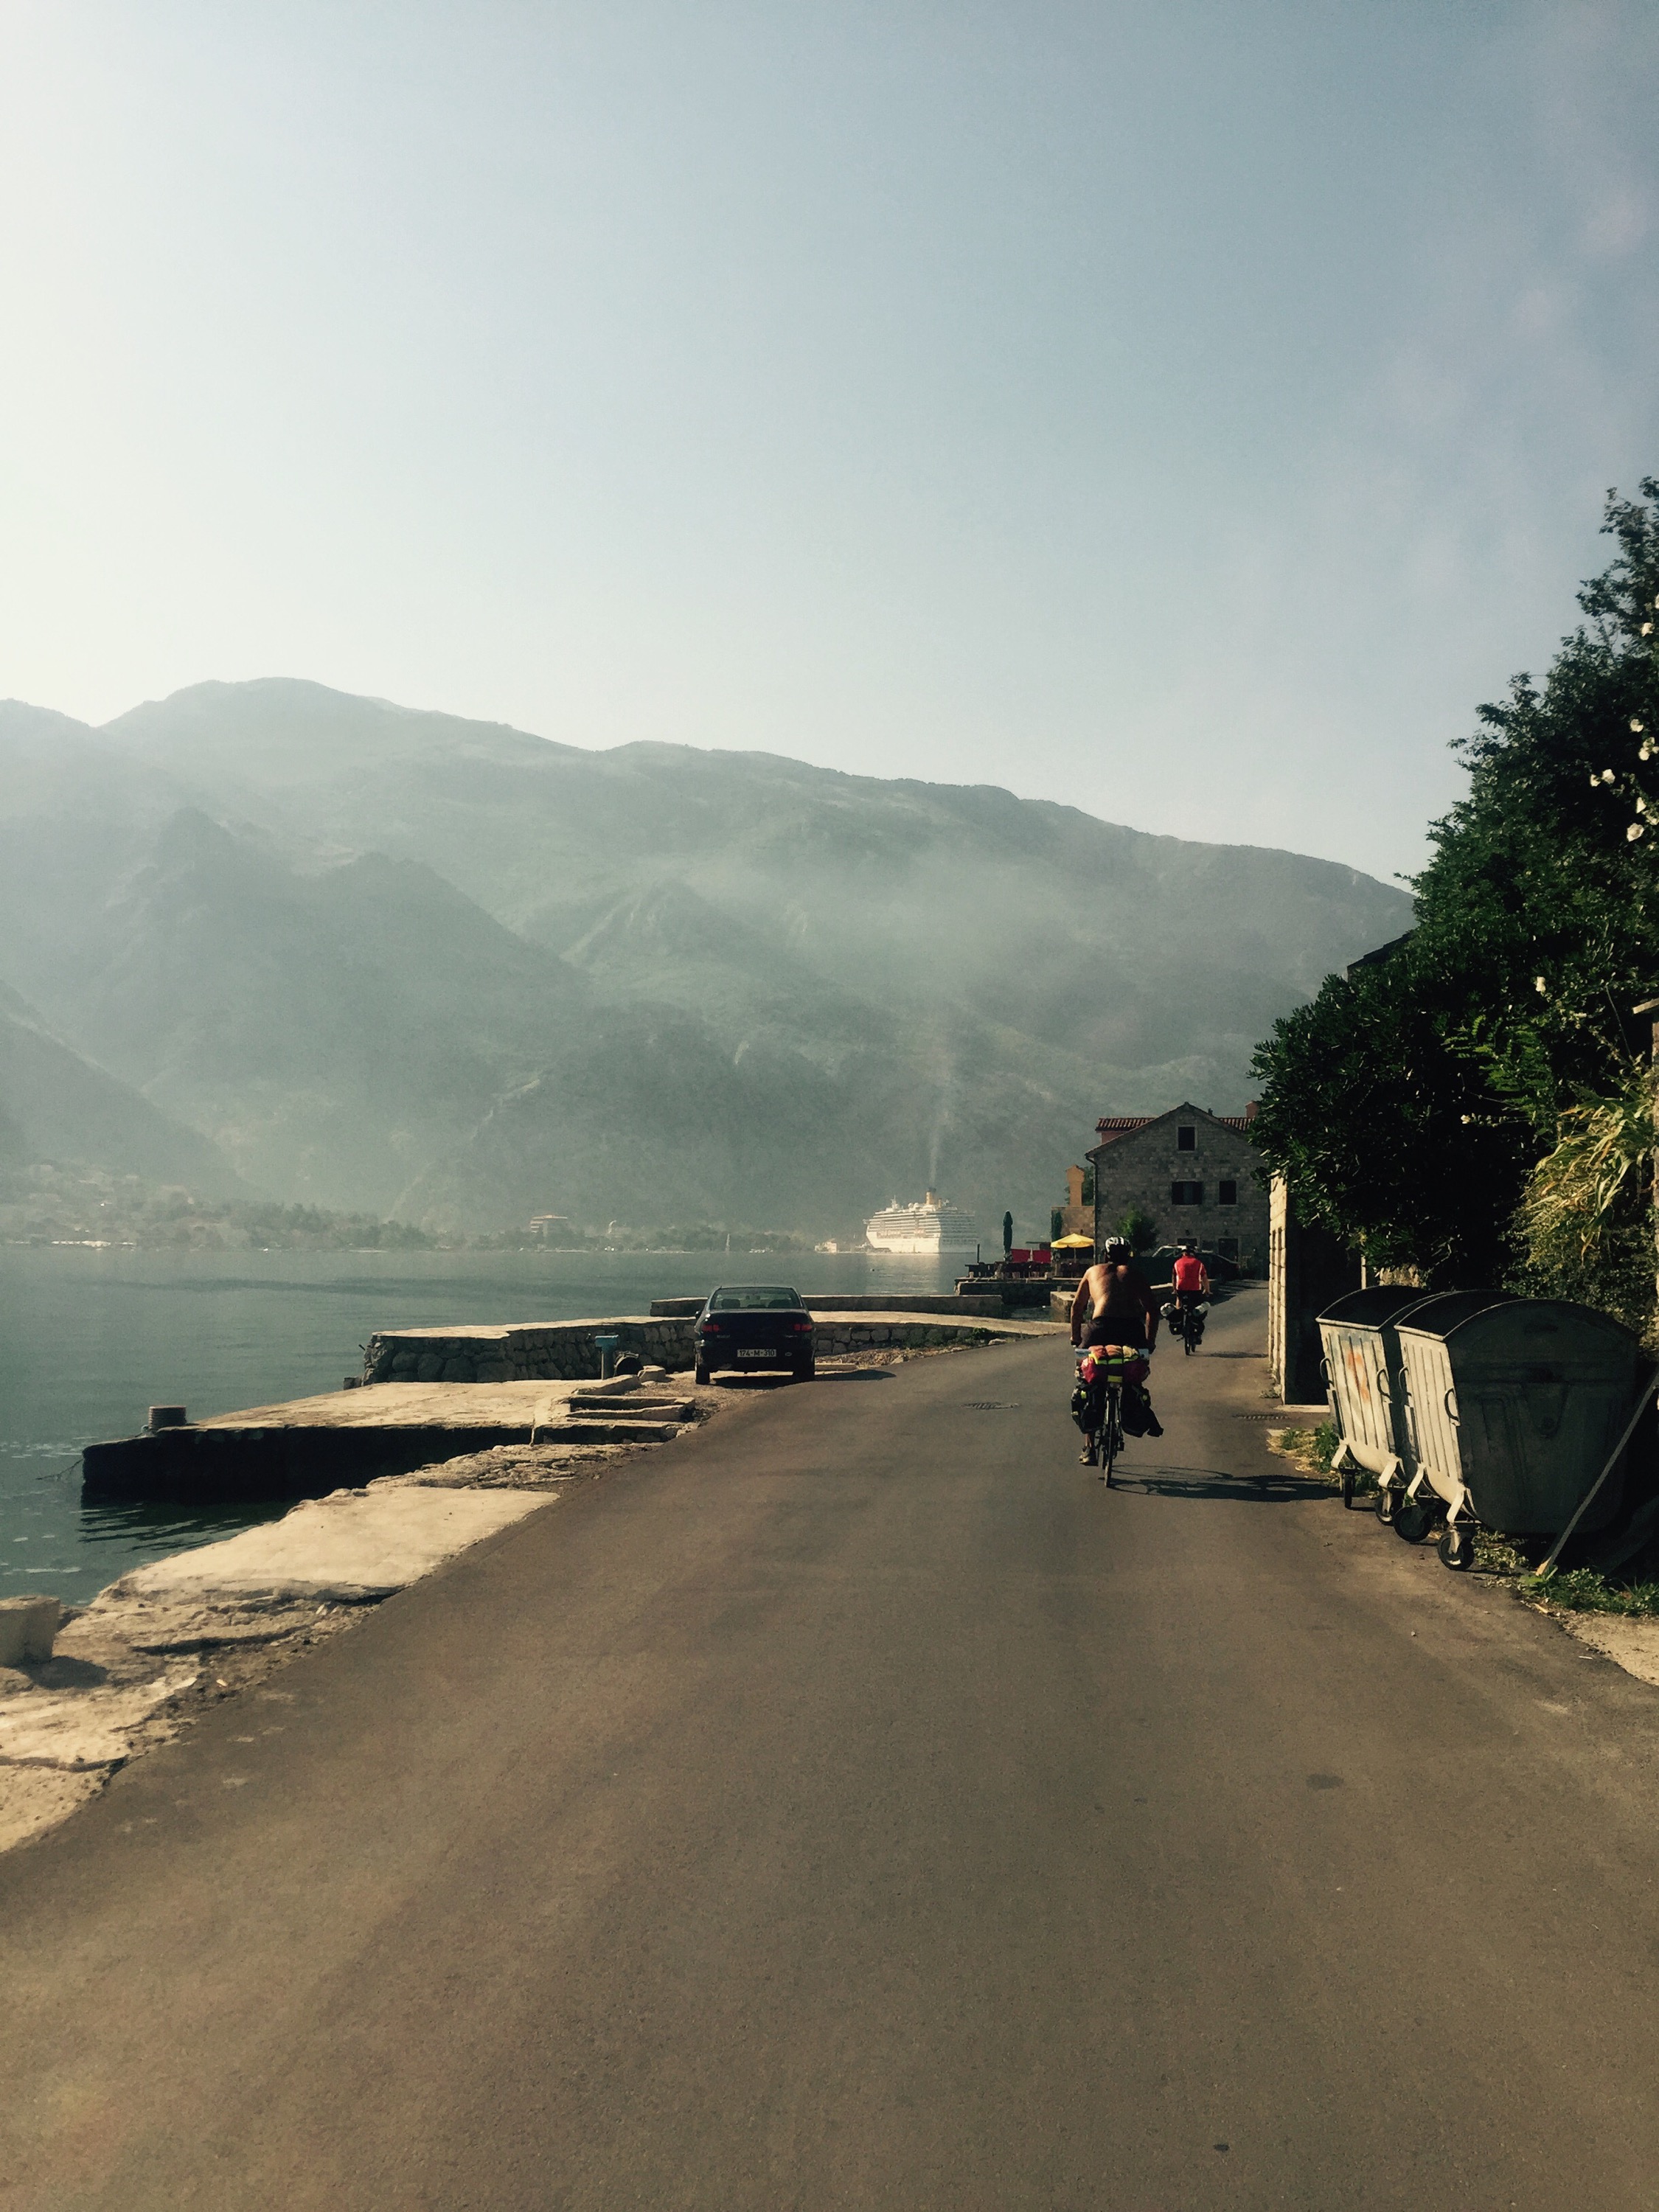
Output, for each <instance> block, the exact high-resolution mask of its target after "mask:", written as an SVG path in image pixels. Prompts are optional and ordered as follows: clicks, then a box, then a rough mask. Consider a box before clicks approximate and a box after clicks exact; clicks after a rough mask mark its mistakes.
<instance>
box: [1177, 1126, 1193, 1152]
mask: <svg viewBox="0 0 1659 2212" xmlns="http://www.w3.org/2000/svg"><path fill="white" fill-rule="evenodd" d="M1197 1150H1198V1131H1197V1130H1196V1129H1183V1128H1181V1127H1176V1152H1196V1151H1197Z"/></svg>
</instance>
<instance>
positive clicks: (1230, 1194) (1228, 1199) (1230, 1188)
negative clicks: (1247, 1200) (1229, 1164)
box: [1218, 1177, 1238, 1206]
mask: <svg viewBox="0 0 1659 2212" xmlns="http://www.w3.org/2000/svg"><path fill="white" fill-rule="evenodd" d="M1218 1201H1219V1203H1220V1204H1221V1205H1223V1206H1237V1204H1238V1185H1237V1183H1236V1182H1227V1181H1226V1180H1225V1177H1224V1179H1223V1181H1222V1184H1221V1188H1220V1190H1219V1192H1218Z"/></svg>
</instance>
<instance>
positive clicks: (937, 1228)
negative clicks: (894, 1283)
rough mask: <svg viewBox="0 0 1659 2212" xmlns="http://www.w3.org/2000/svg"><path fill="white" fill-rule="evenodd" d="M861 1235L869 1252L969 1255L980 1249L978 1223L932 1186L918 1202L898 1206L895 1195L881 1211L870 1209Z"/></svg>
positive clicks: (964, 1256)
mask: <svg viewBox="0 0 1659 2212" xmlns="http://www.w3.org/2000/svg"><path fill="white" fill-rule="evenodd" d="M864 1236H865V1242H866V1243H867V1244H868V1245H869V1247H870V1249H871V1250H872V1252H925V1253H939V1254H948V1255H951V1256H952V1257H955V1258H960V1259H972V1258H974V1257H975V1255H977V1253H978V1251H979V1224H978V1223H977V1222H976V1221H975V1219H974V1217H973V1215H972V1214H971V1213H964V1212H963V1210H962V1208H961V1207H960V1206H952V1205H951V1201H950V1200H949V1199H948V1198H940V1197H939V1194H937V1192H934V1191H931V1190H930V1191H929V1192H928V1194H927V1197H926V1198H924V1199H923V1200H922V1201H921V1205H920V1206H901V1205H900V1204H899V1202H898V1200H896V1199H895V1200H893V1203H892V1204H891V1205H890V1206H887V1207H885V1208H884V1210H883V1211H882V1212H880V1213H872V1215H871V1216H870V1218H869V1219H868V1221H866V1223H865V1225H864Z"/></svg>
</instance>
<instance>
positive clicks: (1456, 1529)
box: [1435, 1521, 1474, 1575]
mask: <svg viewBox="0 0 1659 2212" xmlns="http://www.w3.org/2000/svg"><path fill="white" fill-rule="evenodd" d="M1435 1548H1436V1550H1437V1552H1438V1553H1439V1554H1440V1564H1441V1565H1442V1566H1443V1567H1449V1568H1450V1569H1451V1571H1452V1572H1453V1573H1454V1574H1455V1575H1464V1574H1467V1573H1468V1571H1469V1569H1470V1568H1471V1567H1472V1566H1473V1565H1474V1529H1473V1528H1470V1527H1469V1525H1468V1522H1464V1521H1449V1522H1447V1523H1446V1526H1445V1528H1444V1529H1443V1531H1442V1532H1441V1537H1440V1541H1439V1543H1438V1544H1437V1546H1436V1547H1435Z"/></svg>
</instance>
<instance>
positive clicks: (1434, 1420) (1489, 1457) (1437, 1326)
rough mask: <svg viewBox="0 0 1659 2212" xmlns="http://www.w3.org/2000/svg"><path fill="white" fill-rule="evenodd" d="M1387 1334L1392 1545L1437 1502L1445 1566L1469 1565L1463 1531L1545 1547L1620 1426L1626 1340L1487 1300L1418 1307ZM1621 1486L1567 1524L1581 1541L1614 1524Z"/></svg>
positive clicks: (1614, 1480) (1628, 1388) (1555, 1301)
mask: <svg viewBox="0 0 1659 2212" xmlns="http://www.w3.org/2000/svg"><path fill="white" fill-rule="evenodd" d="M1395 1330H1396V1332H1397V1334H1398V1335H1399V1339H1400V1353H1401V1372H1402V1376H1403V1379H1404V1383H1405V1391H1406V1418H1407V1427H1408V1430H1409V1432H1410V1440H1411V1448H1412V1452H1413V1457H1414V1459H1415V1462H1416V1471H1415V1473H1414V1474H1413V1477H1412V1480H1411V1484H1410V1486H1409V1488H1408V1490H1407V1497H1406V1500H1405V1502H1403V1503H1402V1504H1401V1506H1400V1507H1399V1509H1398V1510H1397V1512H1396V1515H1395V1525H1396V1527H1398V1528H1399V1529H1400V1533H1401V1534H1402V1535H1405V1536H1407V1537H1412V1538H1413V1539H1414V1540H1416V1538H1417V1529H1416V1523H1417V1522H1418V1521H1419V1519H1420V1520H1421V1522H1422V1527H1421V1531H1420V1534H1427V1533H1428V1528H1429V1527H1430V1526H1431V1525H1432V1521H1433V1518H1434V1517H1435V1516H1436V1513H1437V1506H1436V1504H1435V1503H1434V1502H1433V1501H1434V1500H1436V1499H1437V1500H1439V1501H1441V1502H1443V1504H1444V1506H1445V1510H1446V1533H1445V1534H1444V1535H1443V1536H1442V1538H1441V1540H1440V1556H1441V1558H1442V1559H1443V1560H1444V1561H1445V1563H1446V1565H1448V1566H1449V1567H1466V1566H1468V1565H1469V1563H1470V1561H1471V1559H1473V1556H1474V1527H1475V1524H1476V1523H1477V1522H1480V1523H1481V1524H1482V1525H1484V1526H1485V1527H1486V1528H1498V1529H1501V1530H1503V1531H1504V1534H1506V1535H1512V1536H1528V1535H1559V1533H1560V1532H1561V1530H1562V1529H1563V1528H1565V1527H1566V1525H1567V1523H1568V1522H1569V1521H1571V1518H1572V1516H1573V1515H1574V1513H1575V1512H1576V1511H1577V1509H1578V1506H1579V1504H1580V1503H1581V1502H1582V1500H1583V1498H1584V1495H1585V1493H1586V1492H1587V1491H1588V1490H1589V1487H1590V1486H1591V1485H1592V1484H1593V1483H1594V1482H1595V1479H1596V1477H1597V1476H1598V1475H1599V1474H1601V1470H1602V1468H1603V1467H1604V1466H1605V1465H1606V1464H1607V1455H1608V1454H1609V1453H1610V1452H1611V1451H1612V1450H1613V1448H1614V1446H1615V1445H1616V1444H1617V1443H1618V1441H1619V1438H1620V1435H1621V1433H1622V1432H1623V1431H1624V1429H1625V1426H1626V1422H1627V1421H1628V1420H1629V1418H1630V1415H1631V1412H1632V1407H1633V1406H1634V1404H1635V1401H1636V1392H1637V1386H1638V1380H1639V1379H1640V1378H1641V1376H1642V1375H1643V1373H1644V1370H1643V1368H1642V1364H1641V1362H1642V1351H1641V1346H1640V1345H1639V1344H1638V1341H1637V1340H1636V1338H1635V1337H1634V1336H1632V1334H1631V1332H1630V1331H1629V1330H1628V1329H1627V1328H1622V1327H1621V1326H1620V1323H1619V1322H1616V1321H1614V1320H1613V1319H1612V1318H1611V1316H1608V1315H1607V1314H1603V1313H1597V1312H1596V1311H1595V1309H1594V1308H1593V1307H1590V1306H1581V1305H1575V1304H1571V1302H1570V1301H1568V1300H1567V1299H1565V1298H1510V1297H1504V1296H1503V1295H1502V1294H1501V1293H1499V1292H1496V1291H1449V1292H1446V1293H1443V1295H1441V1296H1439V1297H1430V1298H1425V1299H1424V1300H1423V1301H1422V1303H1421V1304H1419V1305H1415V1306H1413V1307H1411V1308H1410V1309H1409V1310H1407V1311H1406V1312H1403V1313H1401V1315H1400V1316H1398V1318H1397V1319H1396V1321H1395ZM1624 1480H1625V1470H1624V1468H1623V1466H1622V1465H1621V1466H1620V1467H1617V1468H1614V1470H1613V1474H1611V1475H1610V1476H1609V1478H1608V1480H1607V1481H1606V1482H1605V1483H1603V1484H1602V1486H1601V1491H1600V1492H1599V1493H1598V1494H1597V1496H1596V1498H1595V1502H1594V1504H1592V1505H1591V1507H1590V1509H1589V1511H1588V1512H1587V1513H1586V1514H1585V1516H1584V1517H1583V1520H1582V1521H1581V1522H1579V1524H1578V1525H1579V1527H1580V1528H1582V1529H1583V1531H1584V1532H1585V1533H1586V1534H1591V1533H1593V1532H1594V1531H1595V1530H1596V1529H1598V1528H1605V1527H1606V1526H1607V1522H1609V1521H1611V1520H1612V1519H1613V1516H1614V1515H1615V1514H1616V1513H1617V1512H1618V1510H1619V1506H1620V1500H1621V1498H1622V1497H1623V1493H1624ZM1425 1493H1426V1494H1425ZM1408 1515H1409V1516H1410V1518H1409V1520H1408V1518H1407V1516H1408Z"/></svg>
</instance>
